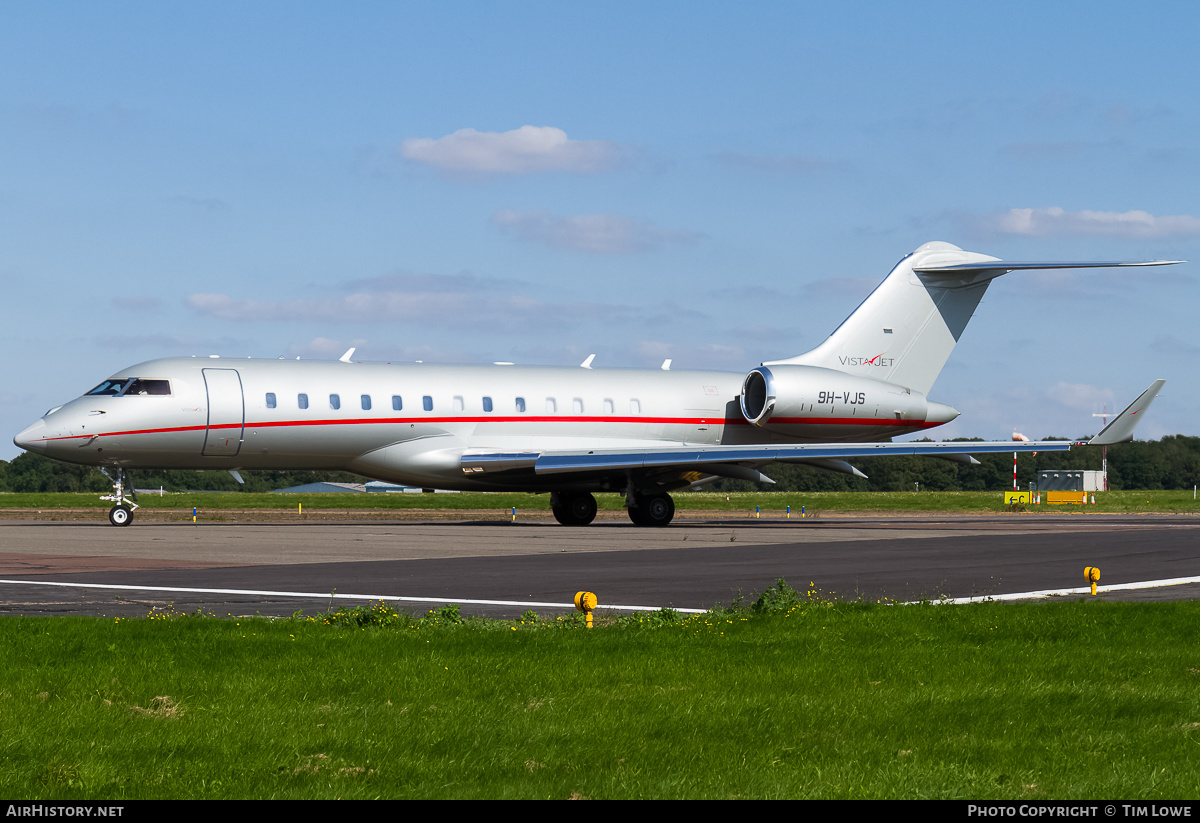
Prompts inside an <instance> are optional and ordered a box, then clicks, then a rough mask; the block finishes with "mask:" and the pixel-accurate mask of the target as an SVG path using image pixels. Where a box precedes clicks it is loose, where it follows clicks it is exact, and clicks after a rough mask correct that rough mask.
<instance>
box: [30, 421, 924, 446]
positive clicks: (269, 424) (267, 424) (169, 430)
mask: <svg viewBox="0 0 1200 823" xmlns="http://www.w3.org/2000/svg"><path fill="white" fill-rule="evenodd" d="M405 423H409V424H413V423H422V424H426V425H429V424H435V423H624V424H629V423H658V424H664V425H677V426H698V425H706V426H730V425H733V426H745V425H749V424H748V422H747V421H746V420H740V419H715V418H705V417H614V416H611V415H609V416H604V417H590V416H589V417H566V416H561V415H556V416H544V415H524V416H519V417H514V416H505V417H497V416H489V415H484V416H472V417H355V418H345V419H328V418H327V419H319V420H261V421H257V422H253V423H245V424H241V423H218V424H216V425H212V426H173V427H164V428H157V429H128V430H124V431H114V432H93V433H90V434H71V435H66V436H63V437H47V438H44V439H43V442H52V441H59V440H81V439H88V438H93V437H125V436H130V435H143V434H176V433H179V432H191V431H205V430H208V429H240V428H249V429H266V428H281V427H293V426H361V425H401V424H405ZM770 423H771V425H773V426H893V427H901V428H913V427H918V428H923V429H924V428H932V427H934V426H938V425H941V424H940V423H927V422H925V421H924V420H895V419H893V418H887V417H881V418H866V417H775V418H772V419H771V421H770Z"/></svg>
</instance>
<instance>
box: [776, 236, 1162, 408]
mask: <svg viewBox="0 0 1200 823" xmlns="http://www.w3.org/2000/svg"><path fill="white" fill-rule="evenodd" d="M1177 262H1180V261H1177V260H1161V261H1146V262H1103V263H1098V262H1050V263H1046V262H1030V263H1026V262H1021V263H1014V262H1007V261H1002V260H999V259H998V258H995V257H989V256H987V255H986V254H977V253H975V252H969V251H963V250H962V249H960V248H959V247H958V246H955V245H952V244H950V243H942V242H932V243H926V244H925V245H923V246H921V247H920V248H919V249H917V250H916V251H914V252H913V253H912V254H910V255H908V256H907V257H905V258H904V259H903V260H901V261H900V262H899V263H897V264H896V267H895V268H894V269H892V272H891V274H889V275H888V276H887V277H886V278H885V279H884V281H883V282H882V283H880V284H879V285H878V286H877V287H876V288H875V290H874V291H873V292H871V294H870V295H868V296H867V299H866V300H864V301H863V302H862V304H861V305H859V307H858V308H857V309H855V310H854V312H853V313H852V314H851V315H850V316H849V317H847V318H846V319H845V320H844V321H843V322H842V324H841V325H840V326H838V327H837V329H835V330H834V332H833V334H831V335H830V336H829V338H828V339H827V340H826V341H825V342H824V343H822V344H821V345H819V346H817V347H816V348H815V349H813V350H812V351H810V352H808V353H806V354H801V355H797V356H796V357H789V358H787V359H785V360H771V361H768V362H766V363H764V364H763V365H765V366H772V365H776V364H782V363H788V364H797V365H804V366H819V367H821V368H826V369H835V370H837V371H841V372H846V373H847V374H854V375H858V376H861V377H872V378H875V379H876V380H884V381H886V382H888V383H895V384H897V385H900V386H904V387H906V388H909V389H913V390H915V391H918V392H921V393H922V394H925V395H928V394H929V390H930V389H931V388H933V383H934V381H935V380H936V379H937V376H938V374H939V373H941V371H942V367H943V366H945V365H946V360H948V359H949V357H950V353H951V352H952V351H954V344H955V343H957V342H958V339H959V338H960V337H962V333H963V330H964V329H966V327H967V323H968V321H970V319H971V316H972V315H973V314H974V313H975V307H976V306H978V305H979V301H980V300H981V299H982V298H983V295H984V292H986V291H987V287H988V284H989V283H990V282H991V281H992V280H994V279H995V278H997V277H999V276H1000V275H1002V274H1007V273H1008V272H1010V271H1015V270H1017V269H1077V268H1108V267H1114V266H1163V265H1170V264H1172V263H1177Z"/></svg>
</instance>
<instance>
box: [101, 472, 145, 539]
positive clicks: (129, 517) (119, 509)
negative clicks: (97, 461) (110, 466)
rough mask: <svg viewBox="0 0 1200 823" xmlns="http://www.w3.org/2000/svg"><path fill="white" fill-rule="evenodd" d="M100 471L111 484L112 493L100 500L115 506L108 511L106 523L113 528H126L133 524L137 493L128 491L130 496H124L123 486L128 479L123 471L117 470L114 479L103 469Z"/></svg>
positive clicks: (132, 490) (131, 490)
mask: <svg viewBox="0 0 1200 823" xmlns="http://www.w3.org/2000/svg"><path fill="white" fill-rule="evenodd" d="M100 471H101V472H103V474H104V476H105V477H107V478H108V479H109V480H111V481H112V484H113V493H112V494H106V495H103V496H102V497H101V498H100V499H101V500H108V501H110V502H113V503H116V504H117V505H115V506H113V507H112V508H111V509H109V510H108V522H109V523H112V524H113V525H114V526H128V525H129V524H130V523H132V522H133V512H134V510H135V509H136V508H137V507H138V504H137V491H136V490H134V489H130V490H129V495H130V496H129V497H126V496H125V484H126V482H127V481H128V479H129V478H128V477H127V475H126V474H125V470H124V469H117V470H116V475H117V476H116V477H113V476H112V475H111V474H109V473H108V472H107V471H105V470H104V469H100Z"/></svg>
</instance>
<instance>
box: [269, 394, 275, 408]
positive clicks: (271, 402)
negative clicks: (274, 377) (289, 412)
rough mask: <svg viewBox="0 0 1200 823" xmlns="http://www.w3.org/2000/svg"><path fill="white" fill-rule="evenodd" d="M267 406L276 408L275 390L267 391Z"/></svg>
mask: <svg viewBox="0 0 1200 823" xmlns="http://www.w3.org/2000/svg"><path fill="white" fill-rule="evenodd" d="M267 408H268V409H273V408H275V392H273V391H269V392H267Z"/></svg>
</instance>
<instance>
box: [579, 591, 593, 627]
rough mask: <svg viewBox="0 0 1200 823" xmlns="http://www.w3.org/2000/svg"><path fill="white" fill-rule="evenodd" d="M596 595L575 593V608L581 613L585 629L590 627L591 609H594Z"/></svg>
mask: <svg viewBox="0 0 1200 823" xmlns="http://www.w3.org/2000/svg"><path fill="white" fill-rule="evenodd" d="M596 604H597V600H596V595H594V594H592V593H591V592H575V608H577V609H579V611H581V612H583V616H584V620H585V621H586V622H587V627H588V628H589V629H590V628H591V627H592V609H594V608H596Z"/></svg>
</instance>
